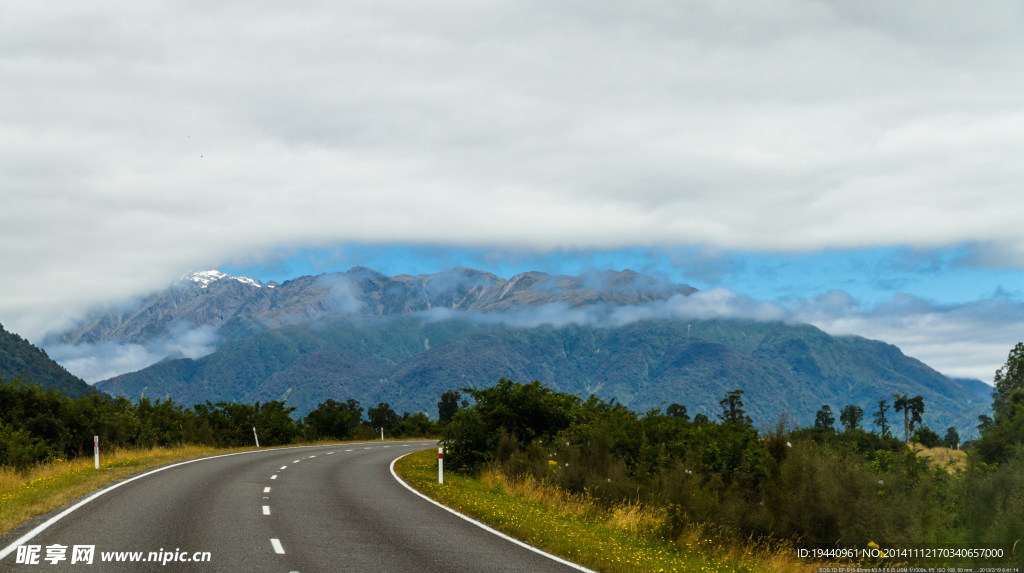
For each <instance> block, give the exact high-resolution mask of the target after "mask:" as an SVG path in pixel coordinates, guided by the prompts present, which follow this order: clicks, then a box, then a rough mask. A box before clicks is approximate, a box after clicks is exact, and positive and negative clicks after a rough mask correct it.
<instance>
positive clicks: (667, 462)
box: [442, 344, 1024, 564]
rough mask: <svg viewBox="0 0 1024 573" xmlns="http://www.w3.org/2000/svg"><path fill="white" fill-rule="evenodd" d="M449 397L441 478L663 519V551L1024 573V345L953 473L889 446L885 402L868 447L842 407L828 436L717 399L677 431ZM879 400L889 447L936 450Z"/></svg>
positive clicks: (558, 398)
mask: <svg viewBox="0 0 1024 573" xmlns="http://www.w3.org/2000/svg"><path fill="white" fill-rule="evenodd" d="M461 391H462V392H465V393H466V394H467V396H468V397H469V398H471V399H472V401H473V404H472V405H471V406H468V407H464V408H461V409H459V410H458V411H456V412H455V413H454V415H453V416H452V417H451V420H450V422H449V423H447V424H445V425H443V426H442V435H443V442H444V444H445V446H446V448H447V449H446V452H447V453H446V456H445V457H446V460H447V467H450V468H456V469H460V470H462V471H468V472H475V471H477V470H479V469H480V468H482V467H484V466H486V465H488V464H494V465H497V466H499V467H500V468H501V469H502V470H503V471H504V472H505V473H508V474H512V475H520V476H525V475H530V476H533V477H534V478H537V479H540V480H543V481H546V482H549V483H552V484H555V485H557V486H559V487H561V488H564V489H565V490H568V491H570V492H573V493H577V494H581V495H585V496H589V497H591V498H593V499H596V500H598V501H601V502H604V503H607V504H608V505H609V506H613V507H614V506H617V505H619V504H621V503H623V502H626V501H629V502H636V501H640V502H643V503H646V504H649V505H652V506H656V507H663V508H665V507H667V508H668V511H667V513H666V518H665V521H664V523H663V524H662V531H661V533H662V534H663V535H664V536H665V537H666V538H668V539H676V538H677V537H679V536H680V534H681V533H682V532H683V531H685V530H692V528H693V527H694V526H698V527H709V526H710V527H711V528H712V529H711V530H712V531H716V532H718V533H721V534H727V535H734V536H735V537H736V538H737V539H738V540H741V541H743V540H749V539H760V538H767V539H784V540H789V541H792V542H796V543H799V544H801V545H802V546H821V547H836V546H837V544H838V546H839V547H860V548H864V547H866V546H867V544H868V543H870V542H875V543H877V544H881V545H884V546H886V547H889V546H892V545H893V544H912V545H914V546H917V547H921V546H927V545H926V544H943V545H945V544H965V545H964V546H968V547H992V548H996V547H998V548H1001V549H1002V550H1004V551H1005V555H1006V556H1008V557H1007V558H1006V559H1007V560H1010V561H1013V562H1016V563H1018V564H1024V549H1022V547H1024V503H1022V501H1024V446H1022V445H1021V444H1022V443H1024V344H1022V345H1018V347H1017V348H1016V349H1015V352H1014V353H1013V354H1011V357H1010V360H1009V361H1008V363H1007V366H1006V367H1004V368H1003V369H1002V370H1001V371H1000V374H997V377H996V391H995V393H994V398H995V402H994V404H993V412H994V416H993V417H988V416H982V417H981V419H980V422H981V424H980V425H979V429H980V430H981V432H982V437H981V438H980V439H979V440H977V441H975V443H974V444H972V447H971V449H970V454H969V456H968V463H967V464H966V466H965V467H964V468H955V467H938V466H937V464H934V463H931V462H929V461H927V460H926V459H925V458H924V457H921V456H918V455H915V453H914V451H913V450H912V449H911V448H910V447H908V446H907V445H906V444H904V440H901V439H898V438H896V437H893V436H892V433H893V432H891V431H890V428H891V427H892V426H891V425H890V421H889V420H888V417H887V412H888V411H889V404H888V402H887V401H886V400H880V401H879V411H878V412H876V413H875V416H873V417H874V418H875V422H876V424H875V427H877V428H879V430H880V431H878V432H869V431H866V430H864V429H862V428H861V427H860V423H861V420H862V419H863V412H861V411H860V408H856V407H846V408H843V410H842V411H841V412H840V422H841V427H840V428H837V427H836V424H835V417H834V416H833V414H832V411H831V408H830V407H827V406H823V407H822V408H821V409H820V410H819V411H818V413H817V416H816V422H815V424H814V426H813V427H808V428H799V429H793V428H790V427H789V426H788V424H787V423H786V420H784V419H783V420H780V421H779V422H778V424H777V425H776V426H775V427H773V428H770V429H764V430H762V431H761V432H759V431H758V430H757V429H755V428H754V427H753V426H752V425H751V421H750V418H749V417H747V416H746V415H745V412H744V404H743V401H742V394H743V393H742V392H741V391H738V390H737V391H733V392H729V393H728V394H727V395H726V396H725V397H723V399H722V400H721V402H720V406H721V408H722V411H721V414H719V415H718V417H717V419H715V420H711V419H708V417H707V416H704V415H698V416H696V417H695V418H694V419H692V420H691V419H690V418H689V416H688V415H687V411H686V407H685V406H683V405H681V404H671V405H669V406H668V407H667V408H666V409H665V410H664V411H662V409H660V408H658V409H654V410H651V411H648V412H646V413H642V414H640V413H636V412H632V411H630V410H629V409H627V408H625V407H624V406H622V405H620V404H617V403H616V402H615V401H611V402H605V401H603V400H600V399H597V398H595V397H591V398H590V399H588V400H581V399H580V398H579V397H577V396H575V395H571V394H564V393H559V392H556V391H554V390H552V389H550V388H548V387H546V386H544V385H542V384H541V383H539V382H533V383H530V384H519V383H515V382H512V381H509V380H505V379H502V380H501V381H499V382H498V384H497V385H496V386H494V387H491V388H487V389H473V388H463V389H462V390H461ZM892 398H893V403H892V408H893V409H894V410H895V412H890V413H893V414H896V415H895V416H893V421H894V422H896V423H895V424H892V425H895V426H897V427H899V426H903V430H904V432H905V434H904V432H900V433H901V434H904V435H905V436H911V435H913V436H916V437H917V438H916V439H917V440H918V441H922V442H924V441H928V442H930V444H929V445H936V444H938V443H941V442H942V441H943V438H939V437H938V435H937V434H935V433H934V432H931V431H930V430H929V431H928V432H922V431H921V430H922V429H923V428H926V426H924V425H923V424H922V422H921V420H922V413H923V411H924V404H923V401H921V400H920V399H919V397H908V396H906V395H893V396H892ZM914 427H916V428H917V431H915V430H914ZM901 437H902V436H901ZM958 440H959V438H958V437H957V436H956V430H955V429H954V428H951V429H950V430H948V431H947V432H946V436H945V441H947V442H957V441H958ZM953 445H956V444H955V443H954V444H953ZM1014 551H1016V553H1014ZM982 563H984V564H992V563H993V561H992V560H988V561H983V562H982Z"/></svg>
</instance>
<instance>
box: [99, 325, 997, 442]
mask: <svg viewBox="0 0 1024 573" xmlns="http://www.w3.org/2000/svg"><path fill="white" fill-rule="evenodd" d="M501 377H508V378H514V379H518V380H539V381H541V382H543V383H545V384H548V385H550V386H551V387H552V388H555V389H557V390H559V391H562V392H569V393H573V394H576V395H578V396H581V397H586V396H589V395H591V394H594V395H596V396H598V397H600V398H603V399H608V400H610V399H613V398H614V399H616V400H617V401H618V402H619V403H621V404H624V405H626V406H629V407H630V408H633V409H635V410H638V411H643V410H646V409H650V408H656V407H659V406H660V405H662V404H664V403H671V402H680V403H686V404H688V405H689V407H690V408H691V412H692V413H694V414H696V413H699V412H703V413H706V414H708V415H711V414H713V413H714V412H715V411H717V408H718V406H717V404H718V400H720V399H721V397H722V396H723V395H724V394H725V393H726V392H727V391H729V390H731V389H735V388H740V389H743V390H744V391H745V392H746V396H747V404H748V412H749V413H750V415H751V417H752V418H753V419H754V420H755V421H756V423H758V424H771V423H773V422H774V421H775V420H776V419H777V418H778V416H780V415H781V414H783V413H786V414H788V415H789V416H790V418H791V419H792V420H793V421H794V422H796V423H801V424H808V423H810V422H812V421H813V415H814V412H815V411H817V410H818V408H819V407H821V406H822V405H823V404H830V405H831V406H832V407H833V408H836V409H838V408H839V407H840V406H841V405H844V404H856V405H858V406H860V407H861V408H863V409H864V411H866V412H872V411H874V410H875V409H877V405H878V402H879V401H880V400H883V399H889V398H890V396H891V394H892V393H901V394H903V393H906V394H909V395H911V396H913V395H922V396H924V398H925V400H926V402H927V404H928V406H927V411H926V412H925V419H926V421H927V423H928V424H929V425H931V426H932V427H938V428H946V427H948V426H957V427H958V428H961V429H965V428H973V426H974V425H975V424H976V423H977V422H976V420H977V416H978V415H979V414H983V413H985V412H987V411H988V399H987V398H982V397H979V396H978V395H977V394H976V393H975V392H972V391H968V390H966V389H965V388H964V387H963V386H961V385H960V384H959V383H957V382H955V381H953V380H951V379H949V378H947V377H945V376H943V375H941V374H939V373H938V372H935V371H934V370H932V369H931V368H929V367H928V366H926V365H925V364H923V363H921V362H919V361H917V360H914V359H912V358H909V357H907V356H904V355H903V354H902V353H901V352H900V351H899V349H898V348H896V347H894V346H892V345H888V344H885V343H882V342H878V341H871V340H866V339H863V338H859V337H833V336H829V335H828V334H826V333H824V332H822V331H821V330H819V329H817V328H814V327H811V326H807V325H791V324H785V323H769V322H756V321H744V320H712V321H691V322H682V321H678V320H647V321H640V322H634V323H631V324H627V325H625V326H620V327H599V326H588V325H566V326H562V327H558V328H555V327H550V326H540V327H532V328H515V327H510V326H505V325H501V324H488V323H486V322H482V321H472V320H468V319H462V320H458V319H448V320H441V321H428V320H422V319H421V318H417V317H405V318H391V319H380V318H374V319H368V318H367V319H355V320H322V321H317V322H315V323H311V324H302V325H295V326H291V327H286V328H280V329H274V330H267V331H263V332H260V333H257V334H255V335H253V336H251V337H249V338H247V339H245V340H242V341H239V342H235V343H231V344H228V345H226V346H224V347H223V348H221V349H220V350H218V351H217V352H215V353H213V354H211V355H209V356H206V357H204V358H201V359H198V360H190V359H180V360H167V361H164V362H161V363H158V364H155V365H153V366H151V367H150V368H147V369H144V370H142V371H139V372H135V373H131V374H126V375H123V376H119V377H117V378H114V379H111V380H108V381H105V382H102V383H100V384H98V387H99V388H101V389H103V390H104V391H106V392H110V393H112V394H115V395H123V396H129V397H133V398H140V397H144V396H145V397H149V398H153V399H156V398H172V399H174V400H175V401H177V402H181V403H192V402H196V401H202V400H212V401H217V400H232V401H241V402H254V401H267V400H286V401H287V402H288V404H289V405H291V406H295V407H296V408H297V409H298V410H297V411H298V412H299V413H305V412H307V411H309V410H310V409H312V408H313V407H315V406H316V405H317V404H318V403H320V402H321V401H322V400H323V399H325V398H326V397H336V396H345V397H353V398H356V399H358V400H360V401H361V402H364V403H377V402H380V401H387V402H390V403H391V404H393V405H394V406H395V407H396V408H399V409H403V410H409V411H420V412H427V413H431V412H433V408H434V402H433V400H435V397H436V396H438V395H440V394H441V393H442V392H444V391H445V390H448V389H450V388H456V387H460V386H470V387H476V386H479V385H481V384H487V383H489V382H490V381H493V380H496V379H498V378H501Z"/></svg>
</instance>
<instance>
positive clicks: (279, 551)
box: [270, 537, 284, 555]
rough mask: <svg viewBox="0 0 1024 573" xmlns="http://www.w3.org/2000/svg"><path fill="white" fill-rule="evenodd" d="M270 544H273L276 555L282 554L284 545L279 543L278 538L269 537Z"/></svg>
mask: <svg viewBox="0 0 1024 573" xmlns="http://www.w3.org/2000/svg"><path fill="white" fill-rule="evenodd" d="M270 544H271V545H273V546H274V553H277V554H278V555H284V547H283V546H282V545H281V540H280V539H275V538H273V537H271V538H270Z"/></svg>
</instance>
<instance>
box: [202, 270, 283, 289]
mask: <svg viewBox="0 0 1024 573" xmlns="http://www.w3.org/2000/svg"><path fill="white" fill-rule="evenodd" d="M224 279H231V280H236V281H238V282H240V283H242V284H247V285H252V286H254V287H256V288H263V287H264V286H265V285H264V284H263V283H261V282H260V281H258V280H256V279H251V278H249V277H233V276H231V275H228V274H225V273H222V272H220V271H218V270H216V269H213V270H209V271H196V272H194V273H189V274H187V275H185V276H184V277H182V280H185V281H192V282H194V283H196V284H198V285H199V287H200V288H207V287H209V286H210V283H213V282H215V281H220V280H224Z"/></svg>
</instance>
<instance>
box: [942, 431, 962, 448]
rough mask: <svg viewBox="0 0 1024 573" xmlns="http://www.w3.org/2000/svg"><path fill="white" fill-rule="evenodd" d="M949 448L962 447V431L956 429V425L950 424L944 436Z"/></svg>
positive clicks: (943, 439)
mask: <svg viewBox="0 0 1024 573" xmlns="http://www.w3.org/2000/svg"><path fill="white" fill-rule="evenodd" d="M942 441H943V442H945V444H946V447H947V448H958V449H959V447H960V433H959V432H957V431H956V426H950V427H948V428H946V436H945V437H943V438H942Z"/></svg>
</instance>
